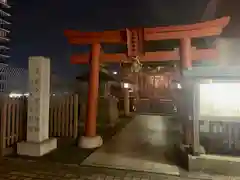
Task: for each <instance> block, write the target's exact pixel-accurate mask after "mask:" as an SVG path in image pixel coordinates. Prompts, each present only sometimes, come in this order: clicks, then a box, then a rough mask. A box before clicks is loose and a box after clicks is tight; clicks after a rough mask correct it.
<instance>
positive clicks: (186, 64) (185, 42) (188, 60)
mask: <svg viewBox="0 0 240 180" xmlns="http://www.w3.org/2000/svg"><path fill="white" fill-rule="evenodd" d="M191 49H192V45H191V39H190V38H183V39H181V40H180V51H179V52H180V59H181V66H182V68H184V69H188V68H191V67H192V51H191Z"/></svg>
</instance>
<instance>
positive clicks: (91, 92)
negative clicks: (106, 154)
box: [78, 43, 103, 149]
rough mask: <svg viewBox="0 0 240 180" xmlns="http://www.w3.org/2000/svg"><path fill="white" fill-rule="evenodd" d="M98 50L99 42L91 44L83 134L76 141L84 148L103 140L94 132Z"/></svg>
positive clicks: (95, 127) (99, 49)
mask: <svg viewBox="0 0 240 180" xmlns="http://www.w3.org/2000/svg"><path fill="white" fill-rule="evenodd" d="M100 52H101V45H100V43H95V44H92V51H91V60H90V76H89V86H88V105H87V119H86V122H85V134H84V136H82V137H81V138H80V139H79V143H78V145H79V146H80V147H82V148H86V149H93V148H97V147H100V146H102V144H103V140H102V138H101V136H98V135H97V133H96V129H97V122H96V119H97V108H98V88H99V68H100Z"/></svg>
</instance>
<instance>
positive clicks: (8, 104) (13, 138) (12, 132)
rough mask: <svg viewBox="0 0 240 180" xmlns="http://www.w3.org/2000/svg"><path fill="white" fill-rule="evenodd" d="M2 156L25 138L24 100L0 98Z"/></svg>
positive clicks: (25, 115)
mask: <svg viewBox="0 0 240 180" xmlns="http://www.w3.org/2000/svg"><path fill="white" fill-rule="evenodd" d="M0 112H1V124H0V126H1V144H0V148H1V149H0V151H2V152H1V154H2V155H5V154H9V153H11V151H12V148H11V147H13V146H14V145H15V144H16V143H17V142H20V141H23V140H24V139H25V137H26V134H25V133H26V119H27V104H26V99H25V98H8V97H2V98H1V110H0Z"/></svg>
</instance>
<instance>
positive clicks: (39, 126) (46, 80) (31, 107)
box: [17, 56, 57, 156]
mask: <svg viewBox="0 0 240 180" xmlns="http://www.w3.org/2000/svg"><path fill="white" fill-rule="evenodd" d="M28 69H29V97H28V117H27V141H26V142H20V143H18V145H17V153H18V154H19V155H27V156H43V155H44V154H46V153H48V152H50V151H52V150H53V149H55V148H56V147H57V140H56V139H54V138H53V139H49V100H50V99H49V98H50V59H49V58H45V57H38V56H36V57H30V58H29V67H28Z"/></svg>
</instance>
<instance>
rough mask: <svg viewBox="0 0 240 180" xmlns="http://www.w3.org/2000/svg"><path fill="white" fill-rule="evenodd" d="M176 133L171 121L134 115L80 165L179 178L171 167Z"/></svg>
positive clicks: (178, 135)
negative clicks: (163, 174)
mask: <svg viewBox="0 0 240 180" xmlns="http://www.w3.org/2000/svg"><path fill="white" fill-rule="evenodd" d="M179 133H180V130H179V127H178V126H177V123H176V121H173V120H172V118H171V117H168V116H165V117H164V116H154V115H137V116H136V117H135V118H134V119H133V120H132V121H131V122H130V123H129V124H128V125H127V126H126V127H125V128H123V129H122V130H121V132H120V133H118V134H117V135H116V136H114V137H113V138H112V139H111V140H110V141H109V142H108V143H106V144H104V145H103V146H102V147H101V148H100V149H98V150H97V151H95V152H94V153H93V154H91V155H90V156H89V157H88V158H87V159H86V160H84V162H83V163H82V165H90V166H98V167H109V168H118V169H125V170H136V171H145V172H153V173H165V174H171V175H179V173H180V170H179V168H178V167H177V166H176V165H175V164H174V163H173V162H174V160H173V156H174V153H173V152H174V151H173V147H174V144H176V143H178V142H179V137H180V134H179ZM171 158H172V159H171Z"/></svg>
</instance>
